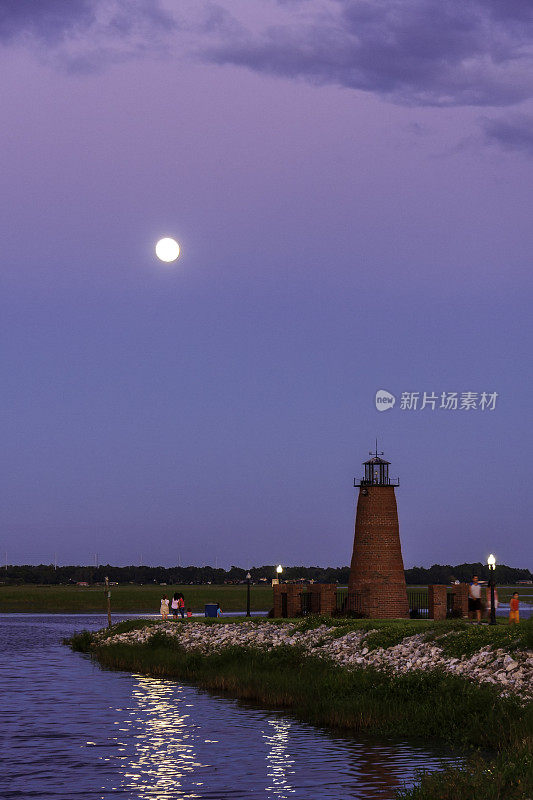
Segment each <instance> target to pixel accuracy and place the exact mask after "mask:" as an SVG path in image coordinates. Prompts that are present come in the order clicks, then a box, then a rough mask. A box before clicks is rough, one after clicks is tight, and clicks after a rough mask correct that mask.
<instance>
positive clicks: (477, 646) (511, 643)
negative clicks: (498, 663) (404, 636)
mask: <svg viewBox="0 0 533 800" xmlns="http://www.w3.org/2000/svg"><path fill="white" fill-rule="evenodd" d="M426 639H427V640H429V641H434V642H435V644H436V645H438V646H439V647H441V648H442V650H443V652H444V654H445V655H446V656H448V657H449V658H461V656H463V655H465V656H472V655H474V653H477V652H478V651H479V650H481V649H482V648H483V647H487V646H489V645H490V646H491V647H493V648H494V649H495V650H497V649H498V648H502V649H504V650H506V651H508V652H513V651H515V650H527V649H529V648H531V647H532V642H533V620H525V621H524V622H521V623H520V624H519V625H512V626H510V625H508V624H507V623H505V622H502V623H500V624H498V625H472V624H470V623H468V622H458V623H456V625H455V626H454V627H452V628H451V629H446V628H441V627H438V626H434V627H433V628H431V629H430V630H428V631H427V632H426Z"/></svg>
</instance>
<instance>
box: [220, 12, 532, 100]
mask: <svg viewBox="0 0 533 800" xmlns="http://www.w3.org/2000/svg"><path fill="white" fill-rule="evenodd" d="M282 5H283V4H282ZM299 6H300V9H301V16H299V17H298V18H297V19H296V18H295V19H294V24H293V23H292V22H291V21H290V19H289V20H288V21H287V23H286V24H284V25H278V26H276V27H270V28H268V29H266V30H265V31H264V32H263V33H262V34H261V35H259V36H252V35H248V36H242V35H241V36H239V37H235V38H226V39H223V40H222V42H221V43H220V44H219V45H217V46H216V47H213V48H211V49H210V51H209V53H208V57H209V58H210V59H211V60H213V61H215V62H217V63H221V64H224V63H231V64H237V65H242V66H246V67H248V68H250V69H253V70H256V71H258V72H267V73H270V74H274V75H279V76H286V77H301V78H304V79H306V80H309V81H312V82H315V83H329V84H337V85H340V86H345V87H348V88H352V89H359V90H363V91H369V92H375V93H378V94H381V95H384V96H387V97H388V98H390V99H392V100H393V101H395V102H400V103H409V104H418V105H437V106H446V105H480V106H483V105H489V106H490V105H494V106H503V105H509V104H513V103H516V102H519V101H521V100H523V99H525V98H527V97H529V96H531V94H532V92H533V72H532V70H531V46H532V44H533V3H532V2H531V0H528V2H525V0H470V2H465V1H464V0H445V1H444V0H440V1H438V0H328V2H326V4H324V2H321V3H318V2H317V3H316V4H312V3H310V2H301V3H300V4H299ZM313 8H314V13H310V12H311V9H313Z"/></svg>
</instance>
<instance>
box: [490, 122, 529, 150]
mask: <svg viewBox="0 0 533 800" xmlns="http://www.w3.org/2000/svg"><path fill="white" fill-rule="evenodd" d="M483 129H484V132H485V137H486V139H487V141H489V142H491V143H493V144H498V145H500V147H503V148H504V149H505V150H519V151H521V152H525V153H529V154H530V155H533V115H528V114H515V115H513V116H511V117H509V118H499V119H485V120H483Z"/></svg>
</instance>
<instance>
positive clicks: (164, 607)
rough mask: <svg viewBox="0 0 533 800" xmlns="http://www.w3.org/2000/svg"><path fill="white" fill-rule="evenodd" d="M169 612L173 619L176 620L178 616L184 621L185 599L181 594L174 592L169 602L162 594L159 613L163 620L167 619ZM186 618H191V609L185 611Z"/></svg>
mask: <svg viewBox="0 0 533 800" xmlns="http://www.w3.org/2000/svg"><path fill="white" fill-rule="evenodd" d="M171 611H172V616H173V617H174V619H177V617H178V614H180V615H181V618H182V619H185V598H184V597H183V595H182V593H181V592H175V593H174V596H173V597H172V600H171V601H170V600H169V599H168V597H167V596H166V594H164V595H163V597H162V598H161V608H160V609H159V612H160V614H161V616H162V618H163V619H164V620H165V619H168V615H169V613H170V612H171ZM187 616H188V617H192V609H191V608H188V609H187Z"/></svg>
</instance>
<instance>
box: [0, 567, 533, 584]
mask: <svg viewBox="0 0 533 800" xmlns="http://www.w3.org/2000/svg"><path fill="white" fill-rule="evenodd" d="M349 573H350V568H349V567H284V568H283V580H298V579H304V580H307V581H309V580H313V581H316V582H320V583H339V584H346V583H348V576H349ZM246 574H247V570H245V569H242V568H241V567H231V569H229V570H224V569H216V568H214V567H208V566H205V567H146V566H139V567H136V566H131V567H113V566H111V565H110V564H105V565H102V566H99V567H81V566H71V567H54V565H53V564H39V565H38V566H31V565H21V566H9V565H8V567H7V569H2V570H0V583H4V584H21V583H38V584H50V585H54V584H55V585H57V584H72V583H80V582H86V583H89V584H93V583H102V582H103V581H104V579H105V577H106V576H107V577H108V578H109V580H110V581H116V582H117V583H119V584H120V583H136V584H147V583H168V584H179V583H181V584H206V583H214V584H223V583H240V582H242V581H244V580H246ZM250 575H251V578H252V581H253V582H254V583H258V582H260V581H261V579H263V582H264V579H266V581H268V582H270V580H271V579H272V578H274V577H276V567H275V565H273V564H268V565H266V566H262V567H252V568H251V569H250ZM472 575H478V576H479V578H480V579H481V580H483V579H488V577H489V571H488V569H487V567H486V566H485V565H484V564H481V563H479V562H478V563H477V564H458V565H456V566H454V567H452V566H450V565H444V566H443V565H441V564H434V565H433V566H432V567H429V568H426V567H412V568H411V569H406V570H405V579H406V581H407V583H408V584H422V585H424V584H428V583H450V582H451V581H454V580H458V581H461V582H463V581H465V582H466V581H470V580H471V579H472ZM530 580H533V574H532V573H531V572H530V571H529V570H528V569H517V568H515V567H507V566H505V565H504V564H501V565H499V566H497V567H496V581H497V582H498V583H502V584H513V583H516V582H517V581H530Z"/></svg>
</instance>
